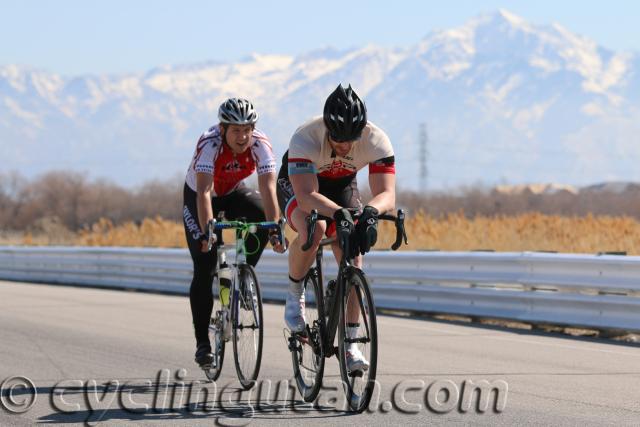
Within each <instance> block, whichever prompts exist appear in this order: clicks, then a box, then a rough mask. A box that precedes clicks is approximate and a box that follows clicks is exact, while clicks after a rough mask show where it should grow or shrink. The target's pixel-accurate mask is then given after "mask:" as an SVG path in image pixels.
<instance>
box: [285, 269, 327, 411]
mask: <svg viewBox="0 0 640 427" xmlns="http://www.w3.org/2000/svg"><path fill="white" fill-rule="evenodd" d="M303 285H304V300H305V318H306V331H305V333H304V334H294V335H293V336H292V337H291V339H290V345H289V346H290V350H291V360H292V362H293V376H294V377H295V379H296V384H297V386H298V390H299V391H300V394H301V395H302V399H303V400H304V401H305V402H313V401H314V400H315V399H316V397H318V393H319V392H320V387H321V386H322V375H323V374H324V351H323V334H324V308H323V297H322V287H321V286H320V284H319V283H318V280H317V278H316V276H314V275H312V274H308V275H307V276H306V277H305V279H304V284H303Z"/></svg>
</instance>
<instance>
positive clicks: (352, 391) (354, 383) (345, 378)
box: [338, 268, 378, 413]
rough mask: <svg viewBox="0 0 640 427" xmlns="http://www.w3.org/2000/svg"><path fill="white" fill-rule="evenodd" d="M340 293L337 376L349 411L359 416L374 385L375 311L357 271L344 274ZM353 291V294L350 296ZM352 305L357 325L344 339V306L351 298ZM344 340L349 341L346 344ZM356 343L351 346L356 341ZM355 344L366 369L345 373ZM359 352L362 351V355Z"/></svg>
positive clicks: (345, 320)
mask: <svg viewBox="0 0 640 427" xmlns="http://www.w3.org/2000/svg"><path fill="white" fill-rule="evenodd" d="M347 276H348V277H349V279H348V280H346V281H345V286H344V293H343V294H342V295H341V297H342V298H341V299H342V301H341V304H340V321H339V323H338V341H339V343H338V358H339V361H340V376H341V377H342V383H343V386H344V388H345V393H346V395H347V403H348V405H349V407H350V408H351V410H353V411H355V412H357V413H361V412H363V411H364V410H365V409H367V407H368V406H369V402H370V401H371V396H372V395H373V391H374V387H375V383H376V381H375V380H376V371H377V362H378V328H377V322H376V310H375V305H374V302H373V295H372V293H371V286H370V284H369V281H368V280H367V278H366V276H365V274H364V273H363V272H362V270H360V269H359V268H353V269H351V271H350V273H348V274H347ZM352 290H353V292H354V293H353V294H352ZM354 295H355V298H356V299H355V301H354V302H353V304H357V306H358V310H359V322H358V323H357V324H359V326H358V329H357V336H356V337H351V338H349V337H348V334H347V318H346V317H347V304H348V303H349V298H352V297H354ZM347 340H350V341H349V342H347ZM356 340H357V342H354V341H356ZM350 344H355V345H356V346H358V350H359V351H361V353H362V354H363V355H364V356H365V359H368V361H369V365H368V368H366V369H356V370H354V371H353V372H350V371H348V369H347V351H348V350H349V349H350V347H349V345H350ZM361 349H364V351H362V350H361Z"/></svg>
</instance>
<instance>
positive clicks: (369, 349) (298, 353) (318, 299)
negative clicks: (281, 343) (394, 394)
mask: <svg viewBox="0 0 640 427" xmlns="http://www.w3.org/2000/svg"><path fill="white" fill-rule="evenodd" d="M352 212H353V217H354V220H357V218H358V214H357V212H355V211H352ZM378 219H379V220H386V221H392V222H393V223H394V224H395V227H396V240H395V242H394V243H393V245H392V246H391V249H393V250H394V251H395V250H397V249H398V248H399V247H400V245H401V244H402V242H403V240H404V243H405V244H406V243H407V235H406V231H405V228H404V219H405V213H404V211H403V210H402V209H400V210H398V212H397V215H395V216H394V215H388V214H383V215H379V216H378ZM317 221H318V213H317V211H315V210H314V211H312V212H311V214H310V215H309V217H308V218H307V242H306V243H305V244H304V245H303V247H302V249H303V250H305V251H306V250H309V248H310V247H311V245H312V243H313V235H314V232H315V225H316V222H317ZM350 238H351V236H349V235H348V234H347V235H346V236H345V235H338V236H336V237H331V238H325V239H323V240H322V241H321V242H320V246H319V248H318V250H317V252H316V258H315V265H314V266H312V267H311V269H309V271H308V273H307V275H306V276H305V277H304V281H303V286H304V298H305V317H306V326H305V330H304V331H302V332H300V333H292V334H290V335H289V336H288V337H287V341H288V347H289V351H290V352H291V359H292V362H293V373H294V377H295V379H296V385H297V387H298V390H299V391H300V394H301V395H302V398H303V399H304V400H305V401H306V402H312V401H314V400H315V399H316V397H317V396H318V393H319V391H320V388H321V386H322V377H323V374H324V363H325V359H326V358H328V357H331V356H333V355H336V356H337V358H338V360H339V364H340V375H341V378H342V383H343V385H344V389H345V393H346V395H347V402H348V404H349V407H350V408H351V410H353V411H355V412H362V411H364V410H365V409H366V408H367V407H368V406H369V402H370V400H371V396H372V394H373V389H374V386H375V379H376V370H377V358H378V332H377V323H376V310H375V305H374V301H373V295H372V293H371V285H370V284H369V280H368V279H367V276H366V275H365V273H364V272H363V271H362V270H361V269H360V268H358V267H356V266H354V265H352V260H351V259H350V258H349V257H348V254H349V240H350ZM336 240H338V242H339V244H340V247H341V248H342V249H343V251H342V259H341V260H340V264H339V267H338V276H337V278H336V279H335V280H331V281H329V283H328V284H327V287H326V292H325V290H324V285H323V283H324V279H323V273H322V255H323V247H324V246H327V245H329V244H332V243H333V242H335V241H336ZM348 307H350V309H347V308H348ZM336 334H337V336H338V345H337V346H334V341H335V337H336ZM354 346H355V349H356V351H360V352H361V353H362V355H363V356H364V357H365V359H367V360H368V362H369V365H368V366H367V367H365V366H363V367H359V368H357V369H353V370H349V369H348V358H349V357H350V354H349V353H351V354H353V351H354Z"/></svg>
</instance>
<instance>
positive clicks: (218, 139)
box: [183, 98, 284, 365]
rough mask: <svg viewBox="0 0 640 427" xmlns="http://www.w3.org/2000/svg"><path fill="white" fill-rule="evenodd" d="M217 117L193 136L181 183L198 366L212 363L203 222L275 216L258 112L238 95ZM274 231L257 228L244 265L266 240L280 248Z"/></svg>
mask: <svg viewBox="0 0 640 427" xmlns="http://www.w3.org/2000/svg"><path fill="white" fill-rule="evenodd" d="M218 119H219V123H218V124H216V125H214V126H212V127H210V128H209V129H208V130H207V131H206V132H204V133H203V134H202V136H201V137H200V139H199V140H198V143H197V144H196V149H195V152H194V155H193V159H192V160H191V163H190V165H189V169H188V171H187V176H186V180H185V185H184V206H183V220H184V230H185V234H186V238H187V244H188V246H189V253H190V254H191V258H192V259H193V280H192V281H191V288H190V291H189V296H190V303H191V314H192V317H193V325H194V329H195V336H196V354H195V361H196V363H198V364H199V365H207V364H211V363H212V361H213V354H212V353H211V343H210V342H209V334H208V327H209V319H210V318H211V311H212V307H213V296H212V293H211V286H212V283H213V276H214V274H215V268H216V261H217V253H216V251H215V250H212V251H211V252H208V251H207V242H208V238H209V236H208V235H207V232H206V229H207V228H206V227H207V223H208V222H209V221H210V220H211V219H213V218H214V216H215V215H217V214H218V212H220V211H224V212H225V216H226V218H227V219H230V220H233V219H237V218H240V217H242V218H245V219H246V220H247V221H251V222H257V221H265V220H267V221H277V220H278V219H279V216H280V214H279V211H278V206H277V201H276V160H275V157H274V155H273V151H272V149H271V143H270V142H269V139H268V138H267V135H265V134H264V133H263V132H261V131H259V130H258V129H256V128H255V123H256V122H257V120H258V114H257V112H256V110H255V108H254V106H253V104H252V103H251V102H249V101H248V100H246V99H242V98H230V99H227V100H226V101H225V102H223V103H222V104H221V105H220V108H219V109H218ZM255 171H257V173H258V186H259V189H260V193H258V192H257V191H255V190H252V189H250V188H248V187H247V186H246V185H245V178H247V177H249V176H250V175H251V174H253V172H255ZM261 195H262V197H261ZM263 199H264V200H263ZM263 202H264V203H263ZM273 233H274V232H272V233H271V234H270V235H269V233H267V232H266V231H264V230H261V231H258V232H257V235H258V239H257V240H254V239H249V240H248V241H247V243H246V245H247V253H248V255H247V262H248V263H249V264H251V265H253V266H255V265H256V264H257V262H258V260H259V259H260V255H261V254H262V251H263V249H264V247H265V246H266V244H267V241H271V244H272V245H273V246H274V250H275V251H277V252H283V251H284V249H283V246H282V245H280V244H279V243H278V240H277V239H276V238H274V237H275V236H274V235H273Z"/></svg>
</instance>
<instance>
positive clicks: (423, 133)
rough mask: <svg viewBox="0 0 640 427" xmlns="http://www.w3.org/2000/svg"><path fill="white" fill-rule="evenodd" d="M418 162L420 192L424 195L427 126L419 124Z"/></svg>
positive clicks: (425, 184)
mask: <svg viewBox="0 0 640 427" xmlns="http://www.w3.org/2000/svg"><path fill="white" fill-rule="evenodd" d="M418 142H419V150H420V152H419V156H418V158H419V160H420V192H421V193H424V192H426V191H427V176H428V172H427V159H428V156H429V151H428V148H427V145H428V144H429V137H428V135H427V124H426V123H420V132H419V138H418Z"/></svg>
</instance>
